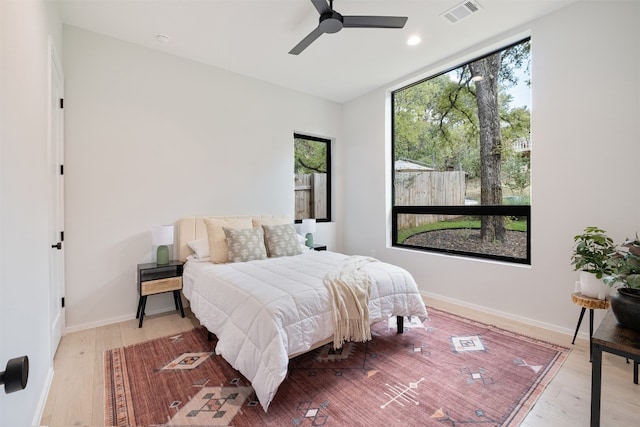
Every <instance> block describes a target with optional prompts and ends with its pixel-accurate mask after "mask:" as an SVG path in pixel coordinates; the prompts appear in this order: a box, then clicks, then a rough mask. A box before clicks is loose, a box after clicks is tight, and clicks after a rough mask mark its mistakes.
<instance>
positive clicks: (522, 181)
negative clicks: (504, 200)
mask: <svg viewBox="0 0 640 427" xmlns="http://www.w3.org/2000/svg"><path fill="white" fill-rule="evenodd" d="M502 173H503V175H504V177H505V185H506V186H507V187H509V189H510V190H512V191H513V192H514V193H517V194H519V195H521V196H528V194H527V193H526V191H525V190H526V189H527V188H528V187H529V184H530V183H531V171H530V161H529V158H528V157H523V156H518V155H514V156H510V157H508V158H507V159H506V161H505V162H504V163H503V165H502Z"/></svg>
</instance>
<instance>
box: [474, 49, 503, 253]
mask: <svg viewBox="0 0 640 427" xmlns="http://www.w3.org/2000/svg"><path fill="white" fill-rule="evenodd" d="M500 65H501V53H500V52H498V53H494V54H493V55H489V56H486V57H484V58H481V59H479V60H477V61H474V62H472V63H471V64H469V67H470V69H471V74H472V75H473V76H480V77H481V79H480V80H477V81H476V83H475V86H476V101H477V104H478V122H479V125H480V203H481V204H482V205H501V204H502V180H501V160H502V134H501V130H500V116H499V114H498V78H499V75H498V74H499V72H500ZM505 234H506V231H505V227H504V218H503V217H501V216H497V215H492V216H483V217H482V219H481V230H480V236H481V238H482V240H483V241H493V240H498V241H503V240H504V237H505Z"/></svg>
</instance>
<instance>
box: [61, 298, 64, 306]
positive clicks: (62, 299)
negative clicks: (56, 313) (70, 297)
mask: <svg viewBox="0 0 640 427" xmlns="http://www.w3.org/2000/svg"><path fill="white" fill-rule="evenodd" d="M61 300H62V308H64V297H62V298H61Z"/></svg>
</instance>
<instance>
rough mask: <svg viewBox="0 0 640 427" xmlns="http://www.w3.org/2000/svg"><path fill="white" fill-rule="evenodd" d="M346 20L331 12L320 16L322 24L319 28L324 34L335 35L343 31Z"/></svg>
mask: <svg viewBox="0 0 640 427" xmlns="http://www.w3.org/2000/svg"><path fill="white" fill-rule="evenodd" d="M343 22H344V18H343V17H342V15H340V14H339V13H338V12H335V11H331V12H327V13H323V14H322V15H320V24H318V26H319V27H320V29H321V30H322V32H323V33H326V34H333V33H337V32H338V31H340V30H341V29H342V23H343Z"/></svg>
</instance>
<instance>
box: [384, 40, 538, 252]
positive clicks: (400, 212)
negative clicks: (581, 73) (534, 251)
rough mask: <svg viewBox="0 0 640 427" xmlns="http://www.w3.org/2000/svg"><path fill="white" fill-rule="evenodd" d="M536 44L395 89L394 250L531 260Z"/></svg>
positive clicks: (523, 43) (522, 45)
mask: <svg viewBox="0 0 640 427" xmlns="http://www.w3.org/2000/svg"><path fill="white" fill-rule="evenodd" d="M530 43H531V42H530V40H529V39H527V40H524V41H521V42H518V43H516V44H513V45H510V46H508V47H506V48H504V49H502V50H499V51H496V52H493V53H491V54H489V55H487V56H484V57H481V58H477V59H475V60H473V61H470V62H468V63H465V64H462V65H460V66H459V67H456V68H454V69H451V70H449V71H446V72H444V73H441V74H438V75H436V76H432V77H429V78H427V79H425V80H423V81H420V82H417V83H415V84H412V85H410V86H407V87H404V88H401V89H398V90H396V91H395V92H393V93H392V106H393V108H392V114H393V117H392V125H393V130H392V134H393V138H392V140H393V150H392V153H393V154H392V155H393V162H392V164H393V173H392V177H393V196H392V197H393V209H392V217H393V221H392V239H393V245H394V246H401V247H407V248H413V249H418V250H425V251H436V252H444V253H450V254H456V255H463V256H471V257H480V258H489V259H495V260H502V261H509V262H515V263H522V264H530V263H531V186H530V173H531V165H530V155H531V139H530V118H531V109H530V99H531V96H530V85H531V79H530V73H529V69H530Z"/></svg>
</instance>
